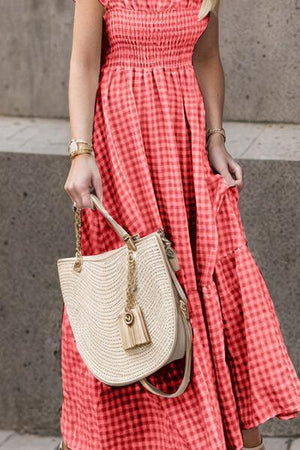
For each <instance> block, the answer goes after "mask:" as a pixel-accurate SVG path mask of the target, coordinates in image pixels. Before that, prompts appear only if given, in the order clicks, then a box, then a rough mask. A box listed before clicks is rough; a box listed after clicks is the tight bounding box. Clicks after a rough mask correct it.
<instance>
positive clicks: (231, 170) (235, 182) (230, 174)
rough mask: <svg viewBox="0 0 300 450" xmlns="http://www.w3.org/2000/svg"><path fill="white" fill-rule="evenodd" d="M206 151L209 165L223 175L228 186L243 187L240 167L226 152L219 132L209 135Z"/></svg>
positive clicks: (239, 188) (240, 188)
mask: <svg viewBox="0 0 300 450" xmlns="http://www.w3.org/2000/svg"><path fill="white" fill-rule="evenodd" d="M207 152H208V159H209V162H210V165H211V167H212V168H213V169H214V170H215V171H216V172H218V173H219V174H221V175H222V176H223V177H224V179H225V181H226V183H227V184H228V185H229V186H237V188H238V190H239V191H241V190H242V189H243V187H244V181H243V171H242V168H241V166H240V165H239V164H238V163H237V162H235V161H234V159H233V158H232V156H231V155H230V154H229V153H228V151H227V149H226V147H225V144H224V139H223V136H222V135H221V134H219V133H214V134H212V135H211V136H210V137H209V139H208V142H207Z"/></svg>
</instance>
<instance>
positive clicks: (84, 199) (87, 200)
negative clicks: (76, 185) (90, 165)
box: [79, 189, 92, 209]
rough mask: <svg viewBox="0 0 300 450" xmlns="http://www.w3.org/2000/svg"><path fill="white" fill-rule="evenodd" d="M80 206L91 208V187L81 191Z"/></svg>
mask: <svg viewBox="0 0 300 450" xmlns="http://www.w3.org/2000/svg"><path fill="white" fill-rule="evenodd" d="M79 203H80V208H82V209H83V208H91V207H92V206H91V197H90V191H89V189H85V190H81V192H80V200H79Z"/></svg>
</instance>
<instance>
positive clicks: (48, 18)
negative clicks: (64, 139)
mask: <svg viewBox="0 0 300 450" xmlns="http://www.w3.org/2000/svg"><path fill="white" fill-rule="evenodd" d="M221 3H222V8H221V50H222V57H223V62H224V68H225V72H226V84H227V93H226V108H225V117H226V119H227V120H249V121H251V120H252V121H271V122H272V121H279V122H280V121H282V122H294V123H299V121H300V98H299V97H300V77H299V68H300V51H299V47H300V45H299V22H300V20H299V19H300V10H299V0H286V1H285V2H283V1H279V0H275V1H274V0H264V1H261V0H254V1H249V0H239V1H234V0H221ZM0 10H1V16H0V37H1V48H0V61H1V82H0V83H1V84H0V92H1V104H0V114H8V115H21V116H40V117H67V116H68V105H67V84H68V73H69V58H70V49H71V39H72V24H73V11H74V4H73V1H72V0H49V1H41V0H9V1H7V0H0Z"/></svg>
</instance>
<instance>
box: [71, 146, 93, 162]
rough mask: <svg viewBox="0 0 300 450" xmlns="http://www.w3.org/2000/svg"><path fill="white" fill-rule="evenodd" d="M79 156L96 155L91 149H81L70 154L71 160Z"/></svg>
mask: <svg viewBox="0 0 300 450" xmlns="http://www.w3.org/2000/svg"><path fill="white" fill-rule="evenodd" d="M78 155H94V151H93V150H91V149H90V148H81V149H80V150H74V151H73V152H71V153H70V159H71V160H72V159H74V158H75V157H76V156H78Z"/></svg>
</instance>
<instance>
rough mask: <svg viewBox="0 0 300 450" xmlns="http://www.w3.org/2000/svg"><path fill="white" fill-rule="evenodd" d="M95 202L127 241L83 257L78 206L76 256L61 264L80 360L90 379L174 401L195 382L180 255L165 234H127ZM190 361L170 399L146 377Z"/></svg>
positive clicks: (95, 200)
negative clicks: (141, 388)
mask: <svg viewBox="0 0 300 450" xmlns="http://www.w3.org/2000/svg"><path fill="white" fill-rule="evenodd" d="M91 201H92V204H93V206H94V207H96V208H97V209H98V210H99V211H100V212H101V213H102V215H103V216H104V217H105V218H106V219H107V220H108V222H109V224H110V225H111V226H112V228H113V229H114V231H115V232H116V233H117V234H118V235H119V236H120V237H121V238H122V239H123V240H124V245H123V246H121V247H120V248H117V249H114V250H111V251H108V252H105V253H101V254H98V255H93V256H82V255H81V252H80V229H81V222H80V211H79V210H77V209H76V208H75V230H76V256H75V257H73V258H62V259H59V260H58V261H57V266H58V274H59V280H60V286H61V291H62V296H63V301H64V304H65V307H66V310H67V314H68V318H69V322H70V325H71V328H72V331H73V334H74V338H75V341H76V346H77V349H78V352H79V354H80V355H81V357H82V359H83V360H84V362H85V364H86V365H87V367H88V368H89V370H90V371H91V373H92V374H93V375H94V376H95V377H96V378H97V379H98V380H100V381H102V382H103V383H105V384H107V385H110V386H124V385H128V384H131V383H134V382H136V381H139V382H140V383H141V384H142V385H143V386H144V387H145V388H146V389H147V390H149V391H150V392H152V393H153V394H156V395H160V396H163V397H168V398H172V397H177V396H179V395H180V394H182V393H183V392H184V391H185V389H186V388H187V386H188V384H189V381H190V373H191V361H192V327H191V323H190V320H189V310H188V303H187V298H186V295H185V292H184V290H183V289H182V287H181V285H180V283H179V282H178V280H177V277H176V271H177V270H178V269H179V266H178V261H177V257H176V253H175V251H174V249H173V248H172V246H171V242H170V241H169V240H168V239H166V237H165V234H164V231H163V230H162V229H161V228H160V229H158V230H157V232H154V233H151V234H149V235H147V236H144V237H140V236H139V235H134V236H130V235H129V234H128V233H127V232H126V230H124V229H123V228H122V227H121V226H120V225H119V224H118V223H117V222H116V221H115V220H114V219H113V218H112V217H111V216H110V215H109V213H108V212H107V210H106V209H105V208H104V206H103V204H102V199H99V198H97V197H96V196H94V195H91ZM184 356H185V370H184V375H183V379H182V382H181V384H180V386H179V387H178V389H177V390H176V392H174V393H170V394H169V393H165V392H163V391H161V390H159V389H158V388H156V387H155V386H154V385H152V384H151V383H150V382H149V381H148V380H147V379H146V377H147V376H149V375H151V374H152V373H154V372H156V371H157V370H159V369H160V368H161V367H163V366H165V365H166V364H168V363H170V362H172V361H175V360H177V359H180V358H183V357H184Z"/></svg>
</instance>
